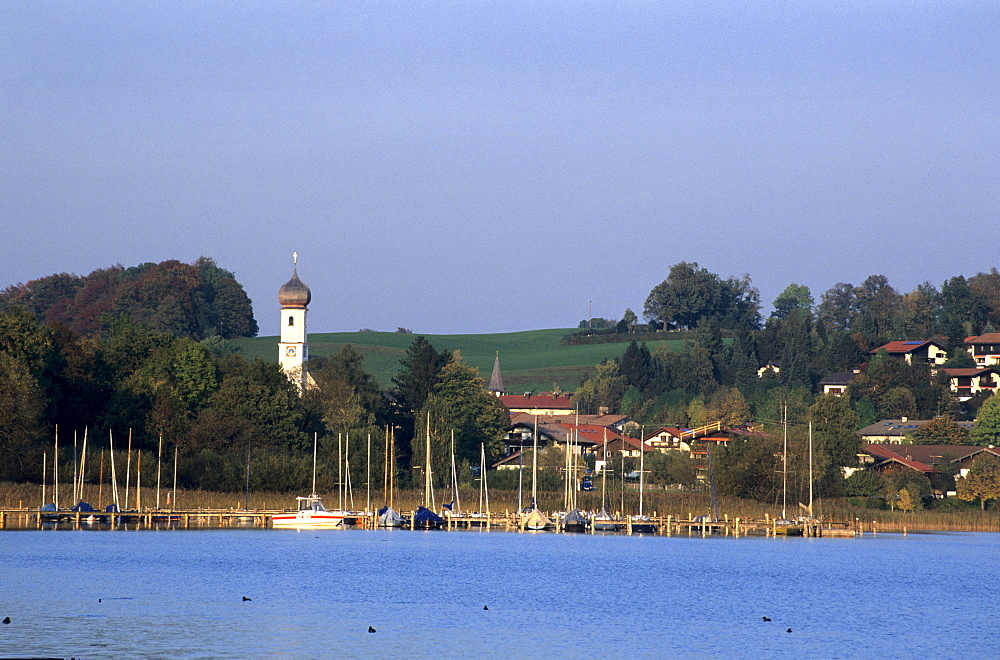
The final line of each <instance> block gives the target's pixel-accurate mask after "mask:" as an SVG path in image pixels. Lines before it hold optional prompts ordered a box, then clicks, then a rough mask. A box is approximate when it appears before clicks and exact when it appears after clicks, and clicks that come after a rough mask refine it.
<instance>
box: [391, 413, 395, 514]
mask: <svg viewBox="0 0 1000 660" xmlns="http://www.w3.org/2000/svg"><path fill="white" fill-rule="evenodd" d="M395 495H396V429H395V428H393V429H392V430H391V432H390V435H389V508H390V509H391V508H392V505H393V501H394V497H395Z"/></svg>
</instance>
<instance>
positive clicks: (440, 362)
mask: <svg viewBox="0 0 1000 660" xmlns="http://www.w3.org/2000/svg"><path fill="white" fill-rule="evenodd" d="M450 360H451V356H450V354H449V353H448V351H441V352H440V353H438V352H437V350H435V348H434V346H433V345H431V343H430V342H429V341H427V339H425V338H424V336H423V335H417V338H416V339H414V340H413V343H412V344H410V347H409V348H407V349H406V355H404V356H403V358H402V359H401V360H400V361H399V363H400V366H401V367H402V370H401V371H400V372H399V373H398V374H397V375H396V376H394V377H393V379H392V382H393V383H394V384H395V385H396V387H397V388H399V395H400V398H402V400H403V403H404V404H405V405H406V406H407V407H408V408H409V409H410V410H411V411H416V410H420V409H421V408H423V406H424V402H425V401H426V400H427V397H428V396H429V395H430V393H431V392H433V391H434V386H435V385H436V384H437V381H438V376H439V375H440V373H441V369H443V368H444V366H445V365H446V364H448V362H449V361H450Z"/></svg>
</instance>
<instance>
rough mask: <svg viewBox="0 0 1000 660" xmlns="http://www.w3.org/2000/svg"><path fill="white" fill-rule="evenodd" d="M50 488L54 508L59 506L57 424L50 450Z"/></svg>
mask: <svg viewBox="0 0 1000 660" xmlns="http://www.w3.org/2000/svg"><path fill="white" fill-rule="evenodd" d="M52 490H53V492H54V493H55V495H53V498H54V501H55V505H56V508H57V509H58V508H59V425H58V424H56V439H55V449H54V450H53V451H52Z"/></svg>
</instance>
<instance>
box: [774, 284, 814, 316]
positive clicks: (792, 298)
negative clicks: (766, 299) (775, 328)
mask: <svg viewBox="0 0 1000 660" xmlns="http://www.w3.org/2000/svg"><path fill="white" fill-rule="evenodd" d="M772 305H773V306H774V311H773V312H772V313H771V316H772V317H773V318H779V319H783V318H785V317H786V316H788V314H789V312H791V311H792V310H793V309H801V310H803V311H806V312H808V311H811V310H812V306H813V297H812V294H811V293H810V292H809V287H807V286H803V285H801V284H795V283H794V282H793V283H791V284H789V285H788V286H786V287H785V290H784V291H782V292H781V293H780V294H778V297H777V298H775V299H774V302H773V303H772Z"/></svg>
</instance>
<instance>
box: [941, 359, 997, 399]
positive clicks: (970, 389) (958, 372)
mask: <svg viewBox="0 0 1000 660" xmlns="http://www.w3.org/2000/svg"><path fill="white" fill-rule="evenodd" d="M941 371H943V372H944V373H945V374H947V376H948V387H949V389H950V390H951V391H952V392H953V393H954V394H955V396H956V397H957V398H958V400H959V401H968V400H969V399H971V398H972V397H974V396H975V395H977V394H979V393H980V392H989V393H990V394H992V393H993V392H996V389H997V368H996V367H970V368H966V369H942V370H941Z"/></svg>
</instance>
